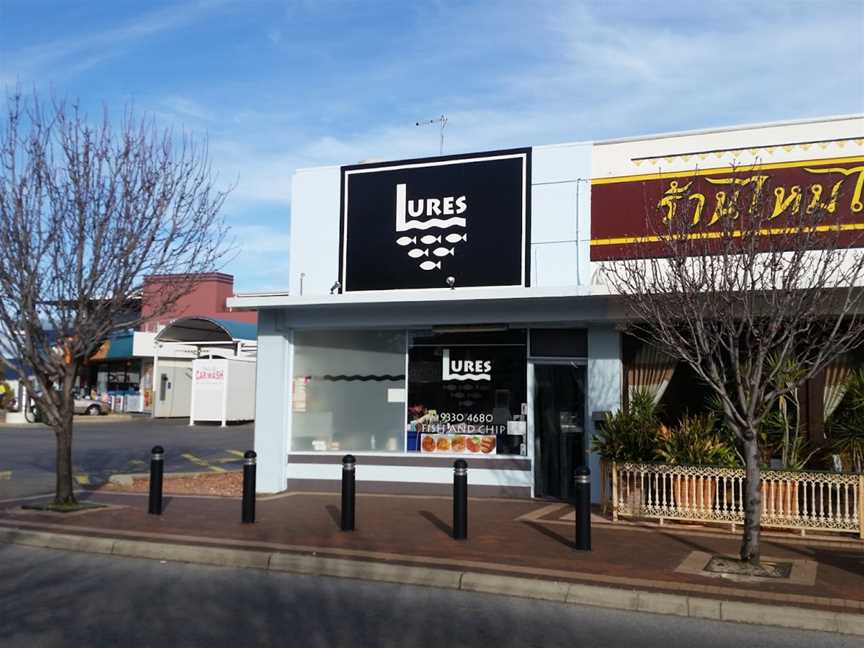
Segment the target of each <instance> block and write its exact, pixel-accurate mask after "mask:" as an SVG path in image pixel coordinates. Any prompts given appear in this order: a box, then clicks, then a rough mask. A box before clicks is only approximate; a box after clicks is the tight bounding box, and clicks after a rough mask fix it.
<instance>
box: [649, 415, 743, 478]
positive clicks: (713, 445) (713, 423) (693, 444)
mask: <svg viewBox="0 0 864 648" xmlns="http://www.w3.org/2000/svg"><path fill="white" fill-rule="evenodd" d="M658 441H659V442H658V445H657V453H656V458H657V459H659V460H660V461H664V462H666V463H668V464H675V465H685V466H724V467H734V466H736V465H738V460H737V456H736V454H735V448H734V447H733V446H732V445H731V444H730V443H729V439H728V438H726V437H725V435H723V434H722V433H721V431H720V428H719V426H718V424H717V418H716V417H715V416H714V415H712V414H710V413H707V414H696V415H692V416H691V415H689V414H685V415H684V416H683V417H682V418H681V420H679V421H678V424H677V425H676V426H675V427H673V428H671V429H669V428H663V429H662V431H661V434H660V437H659V440H658Z"/></svg>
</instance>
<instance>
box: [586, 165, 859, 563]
mask: <svg viewBox="0 0 864 648" xmlns="http://www.w3.org/2000/svg"><path fill="white" fill-rule="evenodd" d="M810 173H814V172H810ZM862 174H864V168H857V169H852V170H850V169H833V170H831V169H826V170H825V174H815V173H814V175H812V177H811V179H812V180H813V182H812V184H810V185H809V186H807V185H802V184H792V185H791V186H790V185H789V184H788V183H787V184H785V185H784V184H783V183H780V182H773V181H772V177H773V176H772V175H771V174H769V173H767V172H765V171H762V170H760V168H759V166H758V165H757V166H754V167H749V168H746V169H745V168H738V169H733V170H732V171H731V172H729V173H725V174H722V173H721V174H712V175H711V176H710V177H709V176H708V175H706V174H701V173H698V172H697V173H694V174H693V176H692V177H689V178H678V179H674V180H671V181H670V180H666V181H665V183H664V184H662V185H661V186H662V189H660V190H659V191H662V192H663V193H659V192H658V193H655V194H653V195H651V196H649V195H648V192H647V191H646V193H645V204H646V205H647V207H646V209H645V215H646V222H647V227H646V231H647V232H648V234H647V235H645V236H643V237H641V239H640V240H639V241H638V242H637V243H636V244H635V245H634V246H633V249H631V250H630V251H629V253H628V254H627V257H628V258H626V259H624V260H621V261H612V262H606V263H604V264H603V267H602V273H603V276H604V277H605V280H606V281H607V283H608V284H609V286H610V288H611V289H612V291H613V292H617V293H619V294H620V295H622V296H623V299H624V301H625V303H626V304H627V306H629V316H630V317H632V320H630V323H629V324H628V325H627V326H628V328H629V330H630V331H631V332H632V333H633V334H634V335H635V336H636V337H638V338H640V339H641V340H643V341H644V342H646V343H648V344H651V345H654V346H655V347H658V348H659V349H661V350H662V351H664V352H665V353H667V354H669V355H670V356H672V357H673V358H675V359H677V360H679V361H680V362H683V363H685V364H686V365H688V366H689V367H691V368H692V369H693V370H694V371H695V372H696V373H697V374H698V375H699V377H700V378H701V379H702V380H703V381H704V382H705V383H706V384H707V385H708V386H709V387H710V389H711V390H712V392H713V394H715V395H716V397H717V399H718V400H719V402H720V404H721V405H722V410H723V415H724V422H725V425H726V426H727V427H728V429H729V430H730V431H732V432H734V435H735V438H736V439H737V441H738V443H739V447H740V449H741V451H742V453H743V458H744V462H745V470H746V480H745V484H746V485H745V490H746V493H745V497H744V506H745V524H744V529H743V542H742V547H741V559H742V560H744V561H748V562H752V563H758V562H759V550H760V549H759V545H760V542H759V540H760V518H761V512H762V502H761V483H760V479H761V477H760V476H761V472H760V434H759V431H760V426H761V425H762V424H763V422H764V421H765V418H766V416H768V415H769V413H770V412H771V410H772V408H774V407H775V406H776V403H777V401H778V399H779V398H781V397H783V396H785V395H789V394H791V393H793V392H794V391H795V390H797V389H798V388H799V386H800V385H802V384H803V383H804V382H805V381H807V380H808V379H810V378H812V377H813V376H814V375H816V374H817V373H818V372H819V371H821V370H822V369H823V368H825V366H826V365H827V364H829V363H830V362H832V361H833V360H835V359H836V358H837V357H838V356H839V355H841V354H843V353H845V352H847V351H848V350H850V349H852V348H853V347H855V346H857V345H858V344H860V343H861V341H862V339H864V320H862V318H861V306H862V299H864V294H862V291H861V288H860V286H861V285H862V280H864V255H862V250H861V249H860V247H861V243H862V241H861V240H860V236H859V235H858V234H857V233H856V227H855V226H854V225H850V222H849V218H848V216H849V214H851V213H852V211H854V207H852V211H850V205H853V206H854V205H856V204H858V206H859V211H860V204H859V203H860V197H861V196H860V185H861V181H860V179H861V178H862V177H864V175H862ZM856 181H857V185H856ZM643 186H644V185H643ZM853 187H854V195H853V191H852V189H853ZM856 201H858V203H856ZM844 214H845V216H844Z"/></svg>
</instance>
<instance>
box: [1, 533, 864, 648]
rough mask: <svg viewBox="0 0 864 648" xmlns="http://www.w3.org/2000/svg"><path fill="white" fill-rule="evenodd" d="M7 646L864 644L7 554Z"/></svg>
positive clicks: (271, 577) (305, 579) (440, 595)
mask: <svg viewBox="0 0 864 648" xmlns="http://www.w3.org/2000/svg"><path fill="white" fill-rule="evenodd" d="M0 645H2V646H4V648H17V647H19V646H20V647H21V648H25V647H26V648H34V647H45V648H49V647H54V646H57V647H61V646H76V647H77V646H97V647H101V646H123V647H124V648H134V647H137V646H154V647H156V646H158V647H162V646H184V647H185V646H189V647H194V646H207V647H208V648H218V647H220V646H226V647H231V648H237V647H238V646H259V647H260V646H281V647H284V646H303V647H304V648H305V647H308V648H316V647H319V646H320V647H324V646H326V647H333V646H348V647H351V648H364V647H367V646H368V647H369V648H381V647H383V646H400V647H415V646H416V647H417V648H426V647H429V648H433V647H434V648H441V647H442V646H460V647H461V646H483V647H484V648H488V647H489V646H495V648H503V647H505V646H519V647H520V648H521V647H531V646H537V647H538V648H539V647H541V646H542V647H543V648H548V647H553V646H566V647H567V648H578V647H585V648H602V647H605V646H627V647H632V646H663V648H693V647H694V646H699V648H715V647H719V646H754V647H756V646H758V647H759V648H771V647H774V646H776V647H778V648H797V647H801V648H814V647H816V646H820V647H822V646H825V647H833V646H838V647H839V646H849V647H852V646H856V647H857V646H861V637H851V636H844V635H830V634H821V633H814V632H800V631H790V630H783V629H778V628H767V627H762V626H748V625H738V624H731V623H722V622H715V621H701V620H695V619H685V618H679V617H671V616H657V615H650V614H643V613H638V612H619V611H615V610H605V609H602V608H592V607H578V606H573V605H564V604H560V603H550V602H545V601H531V600H526V599H515V598H508V597H503V596H493V595H486V594H473V593H469V592H458V591H452V590H437V589H432V588H423V587H411V586H404V585H389V584H383V583H367V582H362V581H352V580H343V579H332V578H319V577H313V576H296V575H291V574H278V573H273V572H263V571H257V570H241V569H228V568H220V567H206V566H200V565H188V564H182V563H164V562H159V561H151V560H140V559H130V558H119V557H114V556H99V555H93V554H77V553H70V552H61V551H54V550H50V549H32V548H28V547H19V546H15V545H0Z"/></svg>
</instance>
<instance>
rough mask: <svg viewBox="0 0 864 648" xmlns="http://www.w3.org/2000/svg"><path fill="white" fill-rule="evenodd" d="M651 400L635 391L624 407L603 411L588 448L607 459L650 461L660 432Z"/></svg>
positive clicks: (652, 458)
mask: <svg viewBox="0 0 864 648" xmlns="http://www.w3.org/2000/svg"><path fill="white" fill-rule="evenodd" d="M658 414H659V412H658V409H657V406H656V405H655V404H654V399H653V398H652V397H651V396H650V395H649V394H647V393H645V392H637V393H635V394H633V396H632V397H631V398H630V402H629V403H628V405H627V407H626V408H623V409H621V410H619V411H617V412H615V413H614V414H607V415H606V419H605V420H604V421H603V424H602V425H601V426H599V430H598V431H597V434H596V435H595V436H594V439H593V440H592V441H591V448H592V449H593V450H594V451H595V452H597V453H598V454H599V455H600V456H601V457H603V458H604V459H606V460H608V461H637V462H638V461H653V460H654V457H655V453H656V448H657V435H658V433H659V431H660V417H659V415H658Z"/></svg>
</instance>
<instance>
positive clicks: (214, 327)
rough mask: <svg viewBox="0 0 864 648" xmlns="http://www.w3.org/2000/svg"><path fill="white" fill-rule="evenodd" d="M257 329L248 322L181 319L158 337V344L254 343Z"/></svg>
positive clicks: (167, 327)
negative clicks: (241, 341) (246, 341)
mask: <svg viewBox="0 0 864 648" xmlns="http://www.w3.org/2000/svg"><path fill="white" fill-rule="evenodd" d="M256 336H257V327H256V326H255V325H254V324H249V323H248V322H233V321H230V320H217V319H211V318H209V317H180V318H178V319H176V320H174V321H173V322H171V323H170V324H168V326H166V327H165V328H163V329H162V330H161V331H159V333H158V334H157V335H156V342H180V343H184V344H214V343H220V342H221V343H226V342H235V341H238V340H251V341H254V340H255V338H256Z"/></svg>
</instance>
